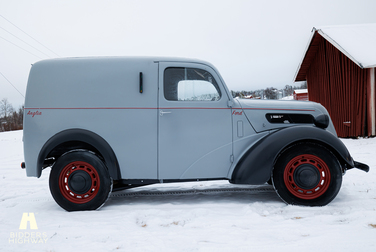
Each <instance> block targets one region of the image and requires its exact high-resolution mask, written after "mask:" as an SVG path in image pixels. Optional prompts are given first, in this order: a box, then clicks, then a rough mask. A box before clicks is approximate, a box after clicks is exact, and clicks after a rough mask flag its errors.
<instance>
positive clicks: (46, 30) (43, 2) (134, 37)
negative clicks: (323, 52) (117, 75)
mask: <svg viewBox="0 0 376 252" xmlns="http://www.w3.org/2000/svg"><path fill="white" fill-rule="evenodd" d="M0 15H1V16H0V72H1V73H2V74H3V75H4V76H5V77H6V78H7V79H8V80H9V81H10V82H11V83H12V84H13V85H14V86H15V87H16V88H17V89H18V90H19V91H20V92H21V93H22V94H23V95H24V94H25V91H26V84H27V78H28V74H29V71H30V67H31V64H33V63H34V62H37V61H39V60H41V59H47V58H56V57H77V56H173V57H175V56H176V57H189V58H198V59H202V60H206V61H209V62H211V63H212V64H214V65H215V66H216V67H217V69H218V70H219V72H220V73H221V75H222V77H223V78H224V80H225V82H226V84H227V86H228V87H229V89H232V90H239V91H240V90H255V89H262V88H267V87H272V86H273V87H276V88H283V87H284V86H285V85H294V83H293V77H294V75H295V72H296V70H297V67H298V65H299V63H300V61H301V59H302V57H303V54H304V52H305V49H306V47H307V43H308V41H309V38H310V36H311V30H312V28H313V27H320V26H330V25H346V24H363V23H376V1H375V0H352V1H350V0H315V1H312V0H285V1H283V0H270V1H267V0H265V1H262V0H258V1H240V0H229V1H222V0H215V1H205V0H199V1H196V0H189V1H187V0H185V1H177V0H176V1H165V0H149V1H148V0H137V1H126V0H123V1H115V0H113V1H104V0H102V1H99V0H85V1H81V0H64V1H49V0H33V1H30V0H25V1H21V0H0ZM4 18H5V19H4ZM6 19H7V20H8V21H10V22H11V23H13V24H14V25H16V26H17V27H19V28H20V29H22V30H23V31H25V32H26V33H27V34H28V35H30V36H31V37H33V38H34V39H36V40H37V41H39V42H40V43H41V44H42V45H43V46H42V45H41V44H39V43H37V42H36V41H34V40H33V39H32V38H30V37H29V36H27V35H26V34H24V33H23V32H21V31H20V30H19V29H17V28H16V27H15V26H14V25H12V24H11V23H9V22H8V21H7V20H6ZM15 36H17V37H18V38H20V39H22V41H21V40H19V39H17V38H16V37H15ZM44 46H45V47H47V48H48V49H47V48H45V47H44ZM21 48H22V49H21ZM50 50H51V51H50ZM2 98H7V99H8V101H9V102H10V103H12V104H13V106H14V107H16V108H17V107H18V106H20V105H21V104H23V100H24V98H23V97H22V95H21V94H19V93H18V92H17V90H16V89H15V88H13V87H12V85H11V84H9V83H8V81H7V80H6V79H5V78H4V77H3V76H2V75H0V99H2Z"/></svg>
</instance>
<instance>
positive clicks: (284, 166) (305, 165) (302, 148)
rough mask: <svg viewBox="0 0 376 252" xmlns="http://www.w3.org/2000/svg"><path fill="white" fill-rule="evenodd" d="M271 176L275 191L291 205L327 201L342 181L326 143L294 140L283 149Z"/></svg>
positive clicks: (308, 204)
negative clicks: (295, 143)
mask: <svg viewBox="0 0 376 252" xmlns="http://www.w3.org/2000/svg"><path fill="white" fill-rule="evenodd" d="M272 176H273V177H272V181H273V185H274V188H275V189H276V192H277V194H278V195H279V196H280V198H281V199H282V200H284V201H285V202H286V203H288V204H293V205H305V206H324V205H327V204H328V203H329V202H331V201H332V200H333V199H334V198H335V197H336V195H337V194H338V192H339V190H340V188H341V184H342V171H341V166H340V164H339V162H338V160H337V158H336V157H335V156H334V155H333V154H332V153H331V152H330V151H329V150H328V149H326V148H325V147H323V146H321V145H318V144H312V143H305V144H303V143H302V144H297V145H294V146H292V147H290V148H288V149H287V150H285V151H284V152H283V153H282V154H281V156H280V157H279V158H278V160H277V162H276V165H275V167H274V170H273V175H272Z"/></svg>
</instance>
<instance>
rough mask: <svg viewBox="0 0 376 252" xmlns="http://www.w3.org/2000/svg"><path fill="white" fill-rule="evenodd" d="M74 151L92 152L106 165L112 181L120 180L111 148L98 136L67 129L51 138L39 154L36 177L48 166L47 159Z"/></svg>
mask: <svg viewBox="0 0 376 252" xmlns="http://www.w3.org/2000/svg"><path fill="white" fill-rule="evenodd" d="M75 149H84V150H88V151H92V152H94V153H95V154H96V155H98V156H99V157H100V158H101V159H102V160H103V162H104V163H105V164H106V166H107V168H108V171H109V173H110V176H111V177H112V178H113V179H114V180H117V179H121V173H120V167H119V163H118V160H117V158H116V155H115V153H114V151H113V149H112V148H111V146H110V145H109V144H108V142H107V141H106V140H104V139H103V138H102V137H101V136H99V135H98V134H96V133H94V132H92V131H89V130H84V129H68V130H64V131H61V132H59V133H57V134H55V135H54V136H52V137H51V138H50V139H49V140H48V141H47V142H46V143H45V144H44V145H43V147H42V149H41V151H40V152H39V155H38V160H37V168H38V171H37V172H38V175H39V176H40V175H41V173H42V169H43V168H44V167H46V166H48V165H49V163H48V159H51V158H54V159H55V160H57V158H59V157H60V156H61V155H63V154H64V153H66V152H68V151H72V150H75Z"/></svg>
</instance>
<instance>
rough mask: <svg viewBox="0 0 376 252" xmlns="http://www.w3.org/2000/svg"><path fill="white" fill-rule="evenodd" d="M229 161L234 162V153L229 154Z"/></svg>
mask: <svg viewBox="0 0 376 252" xmlns="http://www.w3.org/2000/svg"><path fill="white" fill-rule="evenodd" d="M230 162H231V163H234V155H231V156H230Z"/></svg>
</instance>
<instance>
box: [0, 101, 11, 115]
mask: <svg viewBox="0 0 376 252" xmlns="http://www.w3.org/2000/svg"><path fill="white" fill-rule="evenodd" d="M12 112H13V107H12V105H11V104H10V103H9V102H8V99H7V98H3V99H2V100H1V101H0V117H4V118H7V117H8V115H9V114H11V113H12Z"/></svg>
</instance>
